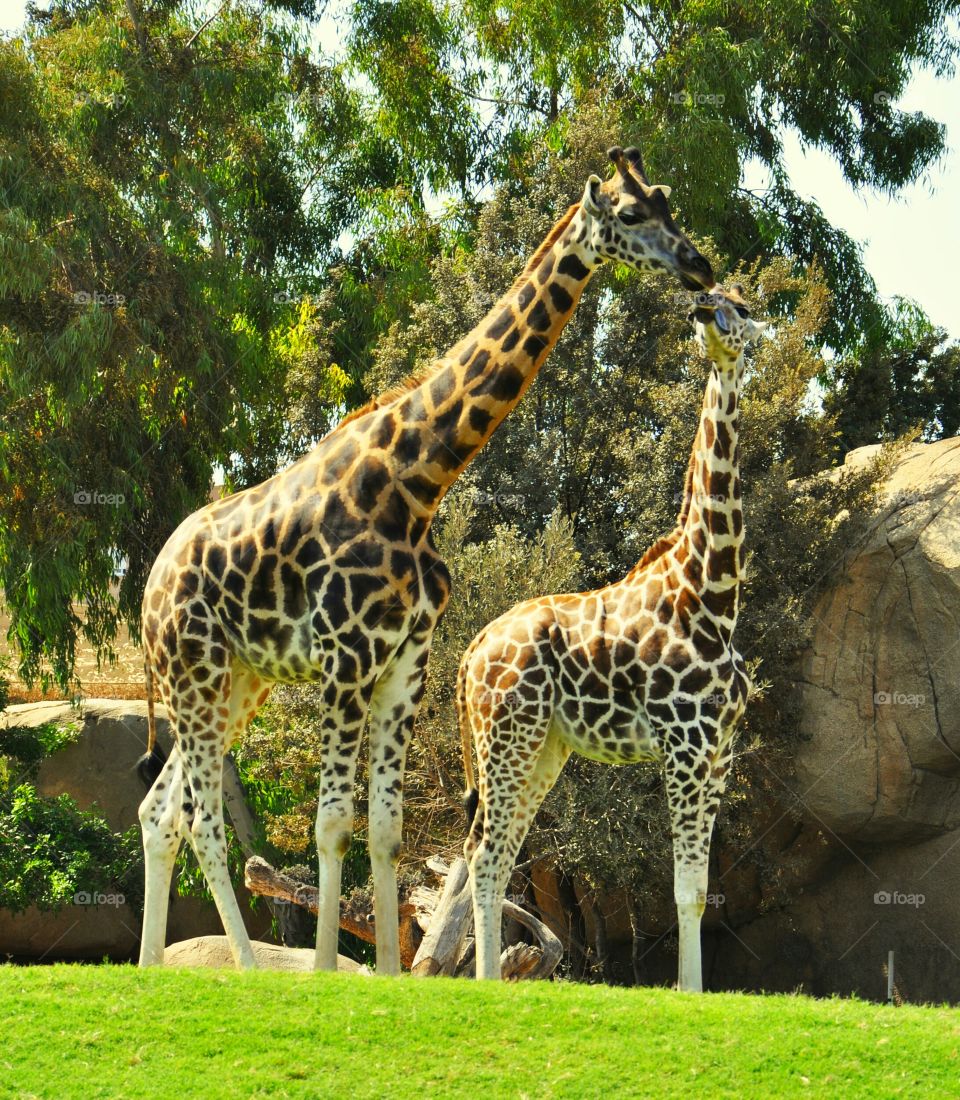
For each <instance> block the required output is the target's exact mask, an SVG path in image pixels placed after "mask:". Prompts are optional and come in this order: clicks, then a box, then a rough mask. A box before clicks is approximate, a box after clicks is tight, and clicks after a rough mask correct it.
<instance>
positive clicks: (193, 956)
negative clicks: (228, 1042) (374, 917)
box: [163, 936, 370, 974]
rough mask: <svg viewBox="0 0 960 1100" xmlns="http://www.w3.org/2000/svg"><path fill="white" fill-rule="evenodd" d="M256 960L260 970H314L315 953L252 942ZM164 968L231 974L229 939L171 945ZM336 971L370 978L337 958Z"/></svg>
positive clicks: (211, 938) (206, 938) (361, 969)
mask: <svg viewBox="0 0 960 1100" xmlns="http://www.w3.org/2000/svg"><path fill="white" fill-rule="evenodd" d="M250 946H251V947H252V948H253V954H254V958H255V959H256V960H257V966H258V967H259V968H260V969H261V970H301V971H303V970H313V956H314V952H313V951H312V950H311V949H310V948H307V947H281V946H280V945H279V944H276V943H263V942H262V941H261V940H252V941H251V944H250ZM163 962H164V965H165V966H184V967H200V966H202V967H208V968H211V969H214V970H232V969H233V968H234V962H233V955H232V954H231V952H230V944H229V942H228V941H227V937H226V936H196V937H195V938H194V939H192V940H183V941H182V942H181V943H172V944H170V946H169V947H168V948H167V949H166V950H165V951H164V953H163ZM337 970H339V971H340V973H341V974H357V973H365V974H369V973H370V971H369V970H368V969H367V968H366V967H365V966H361V964H360V963H358V962H354V961H353V959H348V958H347V957H346V956H345V955H338V956H337Z"/></svg>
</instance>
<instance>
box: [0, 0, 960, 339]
mask: <svg viewBox="0 0 960 1100" xmlns="http://www.w3.org/2000/svg"><path fill="white" fill-rule="evenodd" d="M24 10H25V3H24V0H0V33H2V32H4V31H6V32H10V31H16V30H18V29H19V28H20V27H21V25H22V24H23V21H24ZM325 22H326V20H325ZM323 31H324V32H325V33H322V34H320V35H319V38H320V41H321V42H322V44H323V45H324V46H326V45H327V44H328V43H329V42H331V40H335V37H336V30H335V28H334V27H333V26H328V27H325V28H323ZM331 32H332V33H331ZM897 105H898V106H899V107H902V108H903V109H904V110H908V111H923V112H924V113H925V114H927V115H929V116H931V117H932V118H935V119H937V120H938V121H939V122H942V123H945V124H947V126H948V130H947V146H948V148H947V152H946V154H945V156H944V157H943V158H942V159H941V161H940V162H939V163H937V164H935V165H934V166H933V167H932V168H931V169H930V170H929V171H928V172H927V173H926V174H925V176H924V177H923V178H922V179H921V180H919V181H918V182H917V183H916V184H913V185H912V186H910V187H907V188H905V189H904V190H903V191H902V192H900V194H899V195H898V196H897V197H896V198H894V199H889V198H886V197H884V196H880V195H877V194H874V193H873V192H871V191H856V190H854V189H853V188H851V187H850V185H849V184H848V183H847V182H846V181H845V180H844V179H843V178H842V176H841V173H840V169H839V167H838V166H837V164H836V162H835V161H834V160H832V159H831V158H830V157H829V156H828V155H826V154H824V153H821V152H820V151H819V150H816V149H806V150H805V149H803V148H802V146H801V144H800V142H799V141H798V140H797V138H796V136H795V135H794V134H788V135H787V138H786V164H787V169H788V171H789V173H790V177H791V179H792V181H793V184H794V187H795V188H796V190H797V192H798V193H799V194H800V195H802V196H803V197H805V198H812V199H815V200H816V201H817V202H818V203H819V204H820V206H821V208H822V209H823V212H824V213H825V215H826V216H827V218H828V219H829V220H830V222H831V223H832V224H834V225H837V226H840V227H841V228H843V229H845V230H846V231H847V232H848V233H849V234H850V235H851V236H852V237H853V238H854V240H857V241H859V242H861V243H862V244H863V245H864V256H865V260H866V266H867V270H868V271H870V273H871V274H872V275H873V277H874V278H875V279H876V282H877V287H878V289H879V291H880V293H881V294H882V295H883V296H884V297H887V298H892V297H893V296H894V295H898V294H899V295H904V296H906V297H909V298H914V299H915V300H916V301H918V302H919V303H920V305H921V306H922V307H923V309H924V310H925V311H926V313H927V314H928V316H929V317H930V319H931V320H932V321H933V322H934V323H935V324H937V325H941V326H943V328H945V329H946V330H947V331H948V332H949V333H950V335H951V336H952V337H953V338H955V339H956V338H960V315H958V310H957V307H956V305H955V303H954V302H953V293H954V291H953V282H952V277H951V275H950V272H951V271H952V269H953V266H954V264H956V262H957V257H958V256H960V150H958V147H957V143H958V141H960V75H958V76H954V77H951V78H946V79H938V78H936V77H934V76H933V75H932V74H930V73H929V72H923V71H921V72H917V73H915V74H914V76H913V79H912V80H911V81H910V84H909V86H908V88H907V89H906V92H905V94H904V95H903V97H902V98H901V99H900V101H899V102H898V104H897ZM744 180H745V185H746V186H748V187H762V186H765V183H766V180H765V177H764V174H763V172H762V169H760V168H759V166H757V165H747V167H746V170H745V173H744Z"/></svg>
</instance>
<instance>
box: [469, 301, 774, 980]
mask: <svg viewBox="0 0 960 1100" xmlns="http://www.w3.org/2000/svg"><path fill="white" fill-rule="evenodd" d="M699 298H700V302H699V304H698V305H697V306H696V308H695V310H694V312H693V314H691V317H692V318H694V319H695V320H696V323H697V340H698V342H699V344H700V347H701V349H702V351H703V352H704V354H705V355H707V356H709V357H710V358H711V359H712V360H713V366H712V369H711V371H710V375H709V378H708V381H707V385H706V390H705V392H704V397H703V410H702V412H701V416H700V426H699V429H698V431H697V434H696V437H695V439H694V442H693V450H692V453H691V455H690V464H689V467H688V469H687V480H686V488H685V492H684V503H683V507H682V509H681V511H680V515H679V517H678V519H677V526H676V528H675V529H674V530H673V532H672V533H671V534H670V535H668V536H667V537H666V538H663V539H660V540H659V541H658V542H656V543H654V544H653V546H652V547H651V548H650V549H649V550H648V551H647V553H646V554H645V555H644V556H643V558H641V560H640V562H639V563H638V564H637V565H636V566H635V567H634V568H633V569H632V570H631V571H630V572H629V573H628V574H627V576H626V577H624V579H623V580H621V581H617V582H616V583H615V584H610V585H607V586H606V587H605V588H599V589H597V590H595V591H592V592H580V593H569V594H563V595H558V596H545V597H543V598H541V599H535V600H527V601H525V602H524V603H520V604H517V606H516V607H513V608H511V610H509V611H507V612H506V613H505V614H504V615H501V616H500V618H499V619H495V620H494V621H493V622H492V623H490V624H489V625H488V626H486V627H484V629H483V630H482V631H481V632H480V633H479V634H478V635H477V636H476V638H474V640H473V641H472V642H471V643H470V646H469V647H468V649H467V651H466V653H465V654H464V657H463V661H462V662H461V664H460V672H459V675H458V678H457V696H456V698H457V712H458V715H459V720H460V730H461V734H462V737H463V760H464V769H465V771H466V775H467V787H468V807H469V808H470V810H471V813H472V815H473V822H472V827H471V830H470V835H469V837H468V838H467V842H466V845H465V854H466V858H467V862H468V865H469V872H470V883H471V888H472V890H473V906H474V918H475V925H476V944H477V977H478V978H498V977H499V976H500V919H501V913H502V909H503V897H504V892H505V891H506V888H507V884H508V882H509V880H510V875H511V873H512V871H513V865H514V863H515V862H516V858H517V854H518V853H519V851H520V845H521V844H522V843H523V839H524V837H525V836H526V834H527V830H528V829H529V827H530V823H531V822H532V821H533V818H534V815H535V814H536V812H537V809H538V808H539V806H540V804H541V803H542V802H543V799H544V797H545V796H546V794H547V792H548V791H549V790H550V788H551V787H552V786H553V784H554V783H555V782H556V780H557V776H558V775H559V774H560V770H561V768H562V767H563V765H564V764H565V763H566V760H567V758H568V757H569V756H570V754H571V753H572V752H579V753H581V754H582V755H583V756H587V757H589V758H591V759H593V760H599V761H601V762H603V763H606V764H634V763H636V762H637V761H640V760H656V761H659V762H660V763H661V764H662V765H663V767H664V770H665V772H666V789H667V801H668V803H669V808H670V817H671V824H672V830H673V846H674V895H675V900H676V904H677V919H678V924H679V940H680V966H679V981H678V984H679V987H680V988H681V989H687V990H700V988H701V967H700V918H701V916H702V914H703V908H704V899H705V897H706V892H707V860H708V857H709V853H710V834H711V832H712V830H713V822H714V819H715V817H716V814H717V808H718V806H719V804H720V798H721V796H722V794H723V790H724V785H725V782H726V775H727V770H728V768H729V766H730V760H731V756H732V752H733V735H734V732H735V729H736V725H737V722H738V721H739V719H740V716H741V714H742V713H743V708H744V705H745V702H746V697H747V690H748V687H749V682H748V679H747V674H746V670H745V668H744V665H743V660H742V659H741V657H740V655H739V653H737V651H736V649H735V647H734V644H733V631H734V627H735V626H736V622H737V609H738V604H739V598H740V584H741V573H742V569H743V512H742V508H741V503H740V467H739V447H738V443H737V423H738V418H739V393H740V381H741V378H742V376H743V370H744V355H743V352H744V347H745V345H746V343H747V341H748V340H753V339H756V337H757V336H759V334H760V333H761V332H762V331H763V329H764V328H766V325H765V324H764V323H762V322H756V321H753V320H752V319H751V318H750V312H749V310H748V309H747V307H746V305H745V304H744V302H743V298H742V297H741V294H740V288H739V287H736V288H734V289H733V290H731V291H726V292H722V291H721V290H720V289H719V288H718V289H717V290H715V291H714V292H713V293H712V294H709V295H700V296H699ZM471 735H472V739H473V741H474V743H475V745H476V750H477V769H478V773H479V786H477V784H475V782H474V775H473V763H472V760H471V755H470V754H471V744H470V743H471Z"/></svg>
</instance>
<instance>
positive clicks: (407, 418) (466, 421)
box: [372, 204, 600, 513]
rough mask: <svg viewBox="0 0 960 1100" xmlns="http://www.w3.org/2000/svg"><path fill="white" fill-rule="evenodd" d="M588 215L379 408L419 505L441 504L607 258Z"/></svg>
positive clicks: (563, 228) (547, 244)
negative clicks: (391, 423) (394, 430)
mask: <svg viewBox="0 0 960 1100" xmlns="http://www.w3.org/2000/svg"><path fill="white" fill-rule="evenodd" d="M586 218H587V215H586V214H585V213H584V211H583V210H582V209H581V207H580V206H579V204H576V205H574V206H572V207H571V208H570V209H569V210H568V211H567V213H566V214H565V215H564V216H563V217H562V218H561V219H560V221H559V222H557V224H556V225H555V226H554V227H553V229H552V230H551V231H550V233H549V234H548V235H547V237H546V238H545V240H544V241H543V243H542V244H541V246H540V247H539V249H538V250H537V251H536V253H535V254H534V255H533V257H532V258H531V260H530V262H529V263H528V264H527V266H526V268H525V269H524V271H523V274H522V275H521V276H520V277H519V278H518V279H517V281H516V282H515V283H514V285H513V286H512V287H511V288H510V290H509V291H507V293H506V294H505V295H504V296H503V297H502V298H501V299H500V300H499V301H498V302H497V304H496V305H495V306H494V307H493V309H491V310H490V312H489V313H488V314H487V316H486V317H485V318H484V319H483V320H482V321H481V322H480V324H479V325H477V326H476V328H475V329H474V330H473V331H472V332H471V333H469V334H468V335H467V336H465V337H464V338H463V339H462V340H461V341H460V342H459V343H458V344H456V345H455V346H454V347H453V348H451V349H450V351H449V352H447V354H446V355H445V356H443V358H442V359H440V360H439V362H438V363H437V364H436V365H435V366H434V368H433V369H432V370H431V371H430V373H429V375H428V376H427V377H426V378H425V379H424V381H423V382H422V383H421V384H420V385H418V386H416V387H415V388H414V389H412V390H411V391H410V392H409V393H408V394H406V396H404V397H402V398H400V399H398V400H397V401H396V402H394V403H393V404H391V405H389V406H385V407H384V408H383V409H382V410H380V412H381V414H391V413H392V415H393V416H394V417H395V419H396V420H397V421H399V427H400V433H399V436H394V446H393V447H392V448H391V453H392V456H393V462H394V474H395V476H396V477H397V478H398V480H399V481H400V483H401V484H403V485H405V486H406V487H407V488H408V489H409V491H410V494H411V496H412V498H413V500H412V502H411V503H412V504H413V506H414V507H415V508H417V507H418V506H419V509H420V510H421V511H423V512H427V513H429V512H432V511H433V510H434V509H435V508H436V506H437V504H438V503H439V502H440V500H441V498H442V497H443V495H444V493H445V492H446V491H447V490H448V489H449V488H450V486H451V485H452V484H453V482H454V481H455V480H456V479H457V477H459V475H460V474H461V473H462V472H463V470H464V468H465V467H466V466H467V465H468V464H469V463H470V461H471V460H472V459H473V458H474V457H475V455H476V454H477V453H478V451H479V450H480V449H481V448H482V447H483V445H484V444H485V443H486V442H487V440H488V439H489V438H490V436H491V435H492V434H493V432H494V431H495V429H496V428H497V426H498V425H499V424H500V422H501V421H502V420H503V419H504V417H505V416H506V415H507V413H509V412H510V410H511V409H512V408H513V407H514V405H516V404H517V402H518V401H519V400H520V398H521V397H522V396H523V394H524V392H525V391H526V389H527V387H528V386H529V385H530V383H531V382H532V381H533V379H534V377H535V376H536V374H537V371H538V370H539V369H540V367H541V366H542V365H543V362H544V360H545V359H546V357H547V355H548V354H549V352H550V350H551V348H552V347H553V346H554V344H556V342H557V340H558V339H559V337H560V333H561V332H562V331H563V328H564V326H565V325H566V323H567V322H568V321H569V320H570V317H571V316H572V314H573V311H574V309H575V308H576V305H577V302H578V301H579V299H580V295H581V294H582V293H583V290H584V288H585V287H586V285H587V283H588V282H589V280H590V277H591V276H592V274H593V272H594V270H595V269H596V267H597V265H598V264H599V262H600V258H599V256H598V254H597V253H596V252H595V251H594V249H593V248H591V247H590V245H589V244H588V243H587V240H588V234H587V225H586ZM372 430H375V429H372Z"/></svg>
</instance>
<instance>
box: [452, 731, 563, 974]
mask: <svg viewBox="0 0 960 1100" xmlns="http://www.w3.org/2000/svg"><path fill="white" fill-rule="evenodd" d="M545 728H546V732H544V729H545ZM511 734H513V731H509V732H507V733H506V734H504V732H503V731H502V730H501V731H500V732H499V736H498V738H497V740H498V741H500V742H501V743H502V742H503V739H504V737H506V739H507V747H506V748H505V749H503V750H501V751H500V752H498V753H496V754H494V753H492V752H491V753H490V755H489V757H488V759H487V761H486V763H485V765H484V764H481V777H480V805H479V807H478V809H477V818H476V820H475V822H474V828H473V829H471V832H470V836H469V837H468V838H467V842H466V844H465V845H464V855H465V856H466V859H467V865H468V868H469V873H470V888H471V890H472V892H473V921H474V933H475V936H476V951H477V968H476V969H477V978H478V979H489V978H493V979H499V977H500V932H501V927H502V918H503V901H504V896H505V894H506V891H507V886H508V884H509V882H510V876H511V874H512V873H513V868H514V864H515V863H516V861H517V856H518V855H519V853H520V847H521V845H522V844H523V841H524V837H526V835H527V831H528V830H529V828H530V824H531V822H532V821H533V819H534V817H535V816H536V812H537V810H538V809H539V808H540V804H541V803H542V802H543V800H544V798H545V797H546V795H547V792H548V791H549V790H550V788H551V787H552V786H553V784H554V783H555V782H556V780H557V776H558V775H559V774H560V770H561V769H562V768H563V765H564V764H565V763H566V762H567V758H568V757H569V756H570V748H569V746H568V745H566V744H565V743H564V741H563V740H562V739H561V737H560V735H559V734H558V733H557V732H556V731H555V730H554V729H552V728H550V727H546V724H545V723H544V726H541V727H540V729H539V730H536V731H534V732H532V733H531V731H529V730H523V731H522V733H521V732H519V731H518V732H517V733H515V734H513V736H511ZM481 739H482V740H483V741H485V742H486V744H487V746H488V749H489V747H490V746H491V744H492V741H491V738H490V737H489V736H488V737H482V738H481ZM479 758H480V757H479V754H478V759H479ZM481 815H482V822H481Z"/></svg>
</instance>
